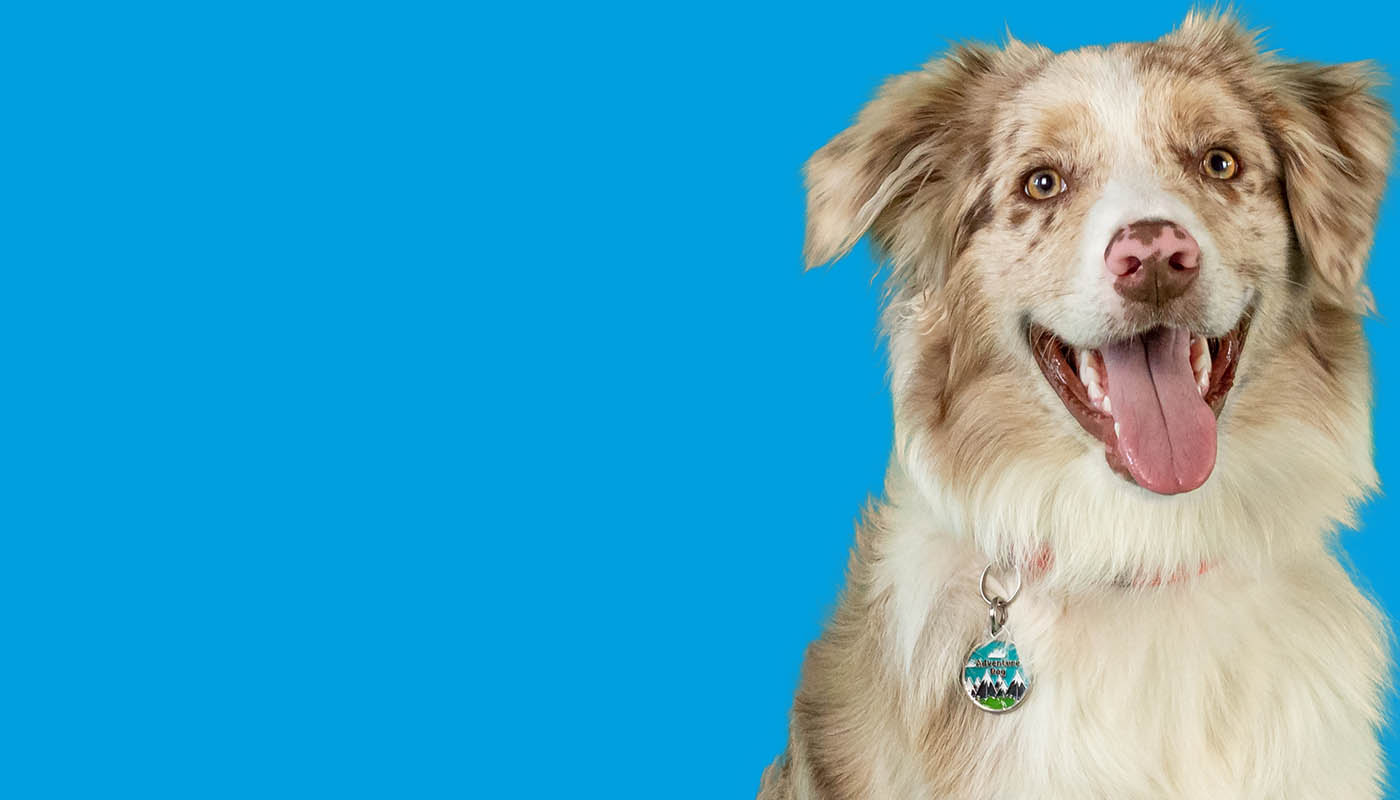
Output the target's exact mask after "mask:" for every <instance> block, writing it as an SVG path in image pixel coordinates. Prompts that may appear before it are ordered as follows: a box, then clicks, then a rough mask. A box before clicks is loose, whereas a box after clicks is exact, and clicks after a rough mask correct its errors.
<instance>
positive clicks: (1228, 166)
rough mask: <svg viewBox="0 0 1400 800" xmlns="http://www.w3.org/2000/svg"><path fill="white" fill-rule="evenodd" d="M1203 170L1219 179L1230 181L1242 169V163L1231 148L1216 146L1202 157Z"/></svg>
mask: <svg viewBox="0 0 1400 800" xmlns="http://www.w3.org/2000/svg"><path fill="white" fill-rule="evenodd" d="M1201 171H1202V172H1204V173H1205V174H1207V175H1209V176H1210V177H1212V178H1215V179H1217V180H1222V181H1228V180H1230V179H1231V178H1233V177H1235V173H1237V172H1239V171H1240V163H1239V162H1238V161H1236V160H1235V156H1234V155H1233V154H1232V153H1231V152H1230V151H1229V150H1221V149H1219V148H1216V149H1214V150H1211V151H1209V152H1207V153H1206V157H1205V158H1203V159H1201Z"/></svg>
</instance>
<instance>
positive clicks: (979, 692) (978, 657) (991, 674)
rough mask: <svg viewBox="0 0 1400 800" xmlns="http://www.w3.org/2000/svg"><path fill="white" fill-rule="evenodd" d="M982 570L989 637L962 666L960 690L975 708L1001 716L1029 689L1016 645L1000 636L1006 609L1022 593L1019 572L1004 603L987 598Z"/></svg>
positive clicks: (973, 650) (1017, 704)
mask: <svg viewBox="0 0 1400 800" xmlns="http://www.w3.org/2000/svg"><path fill="white" fill-rule="evenodd" d="M991 568H992V567H991V565H990V564H988V565H987V569H984V570H982V583H981V586H980V587H979V588H980V591H981V592H982V599H983V600H986V601H987V627H988V629H989V630H990V632H991V638H990V639H988V640H987V641H986V642H983V643H982V644H980V645H978V646H976V647H974V648H972V652H971V653H969V654H968V656H967V663H966V664H964V665H963V670H962V687H963V693H964V694H966V695H967V697H968V699H969V700H971V701H972V702H973V703H974V704H976V706H977V707H978V708H980V709H982V710H983V711H986V712H989V713H992V714H1001V713H1003V712H1006V711H1010V710H1011V709H1013V708H1016V707H1017V706H1019V705H1021V701H1022V700H1024V699H1025V698H1026V694H1027V693H1028V692H1029V691H1030V690H1031V677H1030V674H1029V673H1027V672H1026V669H1025V667H1024V666H1022V664H1021V654H1020V653H1018V652H1016V645H1015V644H1014V643H1012V641H1011V640H1010V639H1009V638H1006V637H1005V636H1003V635H1002V634H1003V630H1004V626H1005V625H1006V616H1007V606H1009V605H1010V604H1011V601H1012V600H1015V599H1016V595H1018V594H1020V593H1021V579H1020V573H1019V572H1018V573H1017V576H1016V591H1014V592H1012V593H1011V597H1010V599H1006V600H1003V599H1002V598H1001V597H999V596H997V595H995V594H993V595H991V596H988V595H987V571H988V570H990V569H991Z"/></svg>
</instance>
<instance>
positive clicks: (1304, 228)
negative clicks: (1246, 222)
mask: <svg viewBox="0 0 1400 800" xmlns="http://www.w3.org/2000/svg"><path fill="white" fill-rule="evenodd" d="M1272 73H1273V75H1272V77H1273V80H1274V83H1275V85H1276V87H1277V91H1278V94H1277V96H1278V99H1279V109H1278V112H1277V113H1276V115H1275V117H1276V119H1275V124H1276V125H1277V126H1278V127H1277V131H1276V135H1277V136H1278V140H1279V141H1278V144H1277V147H1278V150H1279V156H1280V158H1281V159H1282V162H1283V163H1282V167H1283V178H1284V186H1285V191H1286V196H1287V198H1288V208H1289V213H1290V214H1291V215H1292V219H1293V229H1294V231H1295V232H1296V234H1297V237H1298V245H1299V247H1300V248H1301V250H1302V253H1303V255H1304V257H1305V259H1306V261H1307V262H1308V263H1309V264H1311V265H1312V267H1313V269H1314V270H1315V271H1316V273H1317V275H1318V277H1319V278H1321V284H1320V285H1319V286H1318V289H1319V291H1320V293H1321V296H1322V297H1323V299H1325V300H1328V301H1330V302H1332V303H1333V304H1335V305H1339V306H1341V307H1343V308H1348V309H1354V310H1361V311H1369V310H1371V308H1372V301H1371V294H1370V291H1369V290H1368V289H1367V288H1366V287H1365V285H1364V284H1363V283H1362V277H1363V274H1364V272H1365V268H1366V257H1367V255H1368V253H1369V252H1370V249H1371V240H1372V238H1373V237H1374V235H1375V230H1376V216H1377V213H1378V211H1379V208H1380V202H1381V195H1382V193H1383V192H1384V191H1385V184H1386V175H1387V173H1388V171H1389V169H1390V159H1391V146H1392V139H1393V134H1394V125H1395V123H1394V120H1393V119H1392V118H1391V115H1390V111H1389V109H1388V108H1387V106H1386V104H1385V103H1384V102H1383V101H1382V100H1380V99H1379V98H1378V97H1376V95H1375V93H1374V91H1375V88H1376V86H1377V84H1378V83H1379V81H1378V78H1377V75H1378V73H1377V72H1376V70H1375V69H1374V68H1373V67H1372V66H1371V65H1370V64H1368V63H1364V62H1363V63H1354V64H1339V65H1336V66H1318V65H1314V64H1302V63H1283V62H1280V63H1276V64H1275V65H1273V68H1272Z"/></svg>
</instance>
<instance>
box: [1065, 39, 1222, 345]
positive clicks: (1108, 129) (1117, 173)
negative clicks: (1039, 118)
mask: <svg viewBox="0 0 1400 800" xmlns="http://www.w3.org/2000/svg"><path fill="white" fill-rule="evenodd" d="M1098 60H1099V61H1100V63H1099V64H1097V65H1096V67H1097V69H1096V70H1095V72H1094V77H1093V78H1092V79H1090V81H1091V85H1090V86H1088V87H1086V88H1087V90H1088V91H1089V93H1090V96H1091V97H1093V98H1094V101H1093V102H1092V103H1091V104H1090V105H1089V109H1090V112H1091V113H1092V114H1093V116H1094V120H1093V125H1092V129H1093V130H1094V131H1095V132H1096V137H1097V139H1098V141H1095V142H1093V143H1092V146H1091V147H1090V146H1088V145H1086V146H1085V149H1086V150H1092V151H1094V152H1096V153H1099V154H1101V158H1102V159H1103V163H1101V164H1100V165H1099V169H1100V170H1102V172H1103V174H1104V175H1105V176H1106V180H1104V182H1103V183H1102V188H1101V189H1100V190H1099V195H1098V197H1097V198H1096V199H1095V201H1094V204H1093V206H1092V207H1091V208H1090V210H1089V212H1088V214H1087V215H1086V216H1085V218H1084V222H1083V225H1082V226H1081V228H1080V230H1079V241H1078V246H1077V248H1076V253H1077V261H1078V264H1077V266H1076V268H1075V269H1074V270H1073V271H1072V273H1071V279H1070V287H1069V288H1068V291H1065V292H1062V293H1061V295H1060V296H1061V298H1062V299H1063V301H1062V302H1061V303H1060V304H1058V306H1057V307H1053V308H1045V309H1041V310H1040V312H1041V314H1042V315H1043V316H1042V321H1043V322H1044V323H1045V324H1046V325H1047V326H1048V327H1049V328H1050V329H1051V330H1053V331H1054V332H1055V334H1056V335H1057V336H1058V337H1059V338H1060V339H1062V340H1063V341H1065V342H1066V343H1068V344H1070V345H1072V346H1074V347H1077V348H1092V347H1097V346H1099V345H1101V344H1103V343H1104V342H1105V341H1108V340H1110V339H1113V338H1116V337H1118V336H1121V335H1122V328H1123V323H1122V319H1121V317H1122V309H1123V302H1122V298H1120V297H1119V296H1118V295H1117V293H1116V292H1115V291H1114V289H1113V285H1112V280H1111V279H1110V276H1109V275H1108V274H1107V272H1106V270H1105V266H1104V251H1105V249H1106V248H1107V246H1108V244H1109V242H1110V241H1111V240H1112V239H1113V237H1114V235H1115V234H1116V233H1117V232H1118V231H1119V230H1120V229H1122V228H1124V227H1126V226H1128V225H1131V224H1133V223H1134V222H1139V221H1142V220H1152V219H1159V220H1167V221H1170V222H1174V223H1176V224H1177V225H1179V226H1181V227H1183V228H1185V229H1186V230H1187V231H1188V232H1190V234H1191V236H1192V237H1194V238H1195V240H1196V241H1197V243H1198V244H1199V245H1200V248H1201V263H1202V265H1203V268H1202V270H1201V273H1200V277H1199V278H1198V282H1197V287H1198V288H1197V290H1196V291H1197V292H1198V293H1199V296H1200V297H1202V298H1203V303H1202V305H1201V314H1200V317H1201V318H1200V319H1199V321H1198V326H1197V327H1198V332H1200V333H1204V334H1206V335H1214V336H1219V335H1222V334H1223V333H1225V332H1226V331H1228V330H1230V329H1231V328H1232V327H1234V325H1235V324H1236V323H1237V322H1238V321H1239V317H1240V314H1241V313H1242V312H1243V310H1244V307H1245V300H1246V299H1247V295H1248V287H1246V286H1245V285H1243V283H1242V282H1241V281H1240V280H1239V278H1238V276H1237V275H1236V274H1235V272H1234V270H1232V269H1231V265H1229V264H1225V263H1223V262H1222V259H1221V253H1220V249H1219V248H1218V247H1217V246H1216V243H1215V241H1214V239H1213V238H1212V236H1211V233H1210V230H1209V229H1208V227H1207V226H1206V224H1205V223H1204V222H1203V221H1202V220H1201V219H1200V218H1199V216H1198V215H1197V214H1196V212H1195V211H1193V210H1192V208H1191V206H1190V205H1189V204H1187V203H1186V202H1185V201H1184V200H1183V199H1182V198H1181V197H1180V196H1179V195H1177V194H1175V193H1173V192H1172V191H1170V190H1168V189H1167V188H1165V187H1164V186H1163V182H1162V180H1161V179H1160V178H1159V174H1160V172H1161V169H1162V167H1161V164H1162V163H1163V162H1164V161H1165V160H1168V159H1169V155H1168V154H1164V153H1159V152H1154V150H1153V148H1154V144H1155V143H1153V142H1150V141H1148V139H1147V136H1146V131H1148V130H1149V127H1150V126H1149V125H1148V124H1147V119H1148V117H1149V115H1150V114H1152V113H1154V111H1153V109H1154V108H1160V107H1161V106H1162V105H1164V104H1165V103H1166V102H1167V101H1166V99H1165V98H1161V97H1154V96H1152V95H1151V94H1150V93H1148V92H1147V91H1146V90H1145V88H1144V87H1143V85H1142V83H1141V82H1140V81H1139V80H1138V79H1137V77H1136V74H1135V72H1134V69H1133V67H1132V65H1131V63H1130V62H1129V61H1128V60H1127V59H1126V58H1125V57H1121V56H1117V57H1115V56H1109V55H1102V56H1100V57H1099V59H1098Z"/></svg>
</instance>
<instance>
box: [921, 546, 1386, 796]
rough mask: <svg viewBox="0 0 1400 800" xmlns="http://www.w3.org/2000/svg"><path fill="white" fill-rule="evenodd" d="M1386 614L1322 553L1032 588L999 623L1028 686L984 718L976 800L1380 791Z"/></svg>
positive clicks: (956, 647)
mask: <svg viewBox="0 0 1400 800" xmlns="http://www.w3.org/2000/svg"><path fill="white" fill-rule="evenodd" d="M1378 619H1379V617H1378V614H1377V612H1376V610H1375V608H1374V607H1373V606H1372V605H1371V604H1370V603H1369V601H1367V600H1366V599H1365V598H1364V597H1363V596H1362V595H1361V594H1360V593H1359V592H1358V591H1357V590H1356V588H1355V587H1354V586H1353V584H1352V583H1351V581H1350V580H1349V579H1348V577H1347V575H1346V574H1345V572H1344V571H1343V570H1342V569H1341V567H1340V566H1339V565H1338V564H1337V562H1336V561H1335V560H1334V559H1333V558H1331V556H1330V555H1328V554H1325V553H1319V554H1317V558H1316V559H1311V560H1309V561H1307V562H1305V563H1299V564H1296V565H1293V566H1291V567H1282V568H1280V567H1275V568H1273V569H1271V570H1270V571H1269V572H1268V573H1267V574H1263V575H1251V576H1246V575H1241V574H1239V573H1236V572H1232V571H1231V570H1229V569H1228V568H1218V569H1215V570H1213V571H1211V572H1210V573H1208V574H1206V575H1204V576H1201V577H1197V578H1193V579H1192V580H1190V581H1187V582H1184V583H1181V584H1177V585H1171V586H1164V587H1157V588H1143V589H1137V590H1124V589H1117V588H1106V589H1105V590H1104V591H1102V592H1097V593H1093V594H1090V595H1087V596H1083V595H1081V596H1078V597H1075V598H1069V597H1058V598H1057V597H1055V596H1054V595H1052V594H1048V593H1039V594H1038V593H1037V592H1035V591H1034V590H1031V589H1028V590H1027V591H1026V592H1024V593H1023V595H1022V597H1021V598H1020V599H1019V600H1018V601H1017V602H1016V603H1015V605H1014V607H1013V611H1012V616H1011V623H1010V626H1009V631H1010V633H1011V635H1012V637H1013V638H1014V639H1015V641H1016V643H1017V645H1018V646H1019V648H1020V650H1021V653H1022V656H1023V658H1025V660H1026V663H1027V665H1028V666H1029V668H1030V669H1031V670H1032V674H1033V679H1034V696H1033V697H1028V698H1027V700H1026V702H1025V703H1024V704H1023V706H1022V707H1020V708H1018V709H1016V710H1015V711H1013V712H1011V713H1007V714H1004V715H986V719H984V720H982V721H981V723H980V724H979V725H978V726H977V728H976V730H977V731H978V732H979V735H982V736H984V737H985V738H986V742H985V753H986V758H987V762H988V763H989V764H991V765H994V768H993V769H988V770H985V771H982V770H979V773H981V774H979V775H977V776H976V778H975V780H974V783H975V784H976V788H975V789H974V790H973V791H972V796H975V797H979V798H1006V799H1007V800H1019V798H1027V800H1029V798H1038V799H1043V798H1075V799H1076V800H1082V798H1090V797H1112V798H1129V797H1142V798H1163V797H1171V798H1198V797H1199V798H1214V799H1217V800H1218V799H1219V798H1261V797H1269V798H1363V797H1377V796H1378V795H1379V789H1378V788H1377V787H1378V780H1379V778H1380V775H1381V770H1382V764H1381V760H1380V755H1379V749H1378V746H1377V742H1376V736H1375V728H1376V726H1377V725H1378V724H1379V722H1380V719H1381V707H1380V702H1381V693H1382V685H1383V682H1384V680H1385V675H1386V672H1387V654H1386V651H1385V646H1384V636H1383V633H1382V629H1381V628H1380V626H1379V624H1378ZM950 647H951V649H952V650H953V651H961V650H962V649H964V643H963V642H956V643H950ZM954 655H961V654H960V653H954V654H950V658H951V657H952V656H954ZM953 660H956V659H955V658H954V659H953ZM929 677H930V678H931V677H932V676H929ZM947 679H948V680H952V679H953V677H952V675H951V674H949V675H948V676H947Z"/></svg>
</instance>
